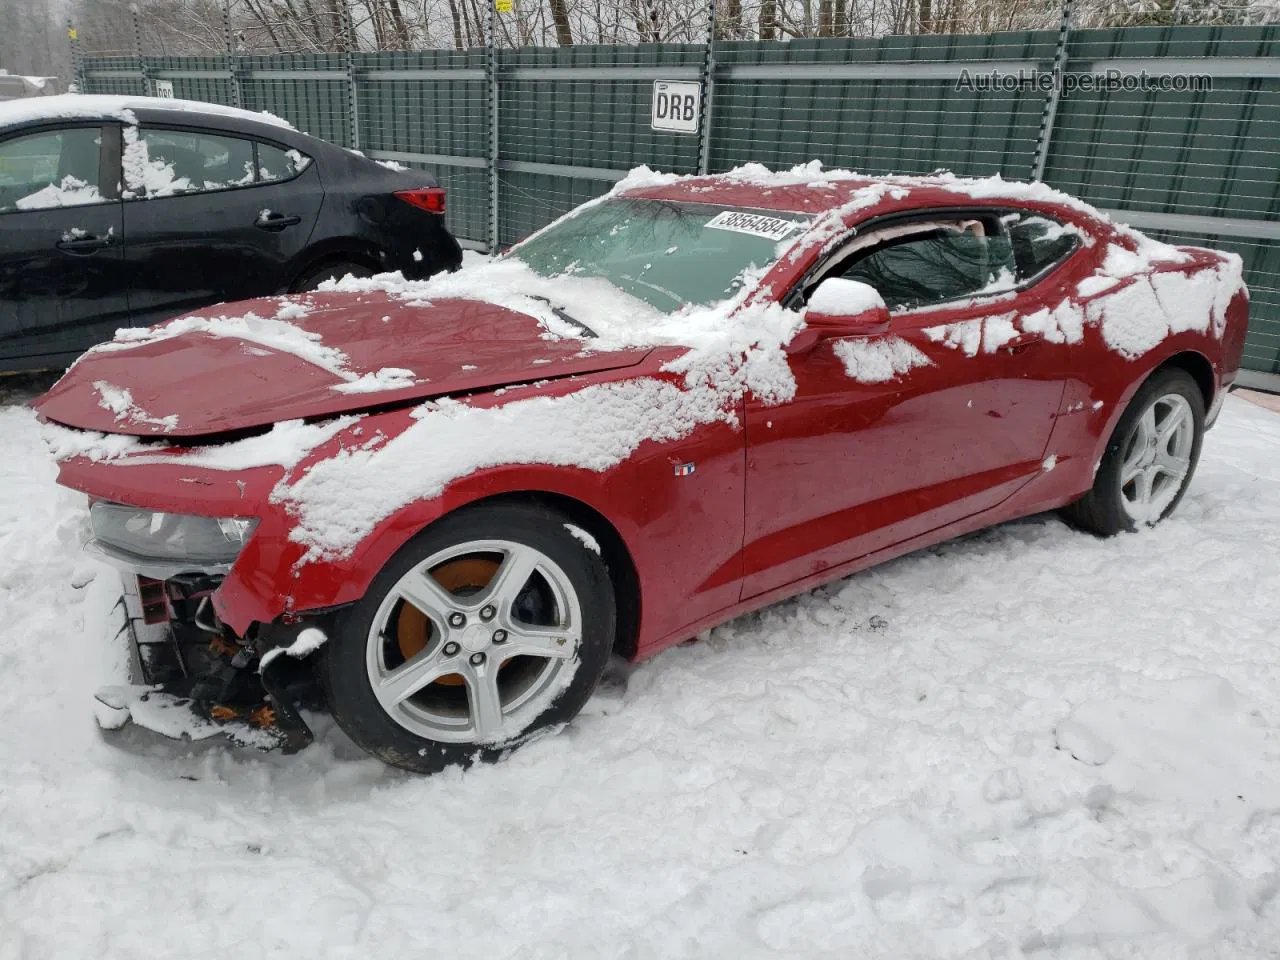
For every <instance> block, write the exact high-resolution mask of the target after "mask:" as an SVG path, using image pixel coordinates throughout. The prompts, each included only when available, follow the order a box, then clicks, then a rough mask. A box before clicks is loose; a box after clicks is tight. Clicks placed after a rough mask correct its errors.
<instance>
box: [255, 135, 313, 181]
mask: <svg viewBox="0 0 1280 960" xmlns="http://www.w3.org/2000/svg"><path fill="white" fill-rule="evenodd" d="M257 147H258V181H259V182H260V183H279V182H280V181H282V180H292V179H293V178H294V177H296V176H297V175H298V174H300V173H301V172H302V171H303V170H305V169H307V167H309V166H311V158H310V157H308V156H307V155H306V154H305V153H302V152H300V151H298V150H281V149H280V148H279V147H273V146H271V144H269V143H261V142H259V143H258V144H257Z"/></svg>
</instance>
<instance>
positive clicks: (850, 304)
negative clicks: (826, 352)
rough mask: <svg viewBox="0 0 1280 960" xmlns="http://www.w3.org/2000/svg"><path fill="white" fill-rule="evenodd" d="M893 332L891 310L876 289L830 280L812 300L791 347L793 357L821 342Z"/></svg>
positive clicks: (844, 281)
mask: <svg viewBox="0 0 1280 960" xmlns="http://www.w3.org/2000/svg"><path fill="white" fill-rule="evenodd" d="M888 329H889V308H888V307H886V306H885V305H884V299H883V298H882V297H881V296H880V293H879V291H877V290H876V288H875V287H872V286H870V285H868V284H865V283H862V282H861V281H859V280H845V279H844V278H843V277H828V278H827V279H826V280H823V281H822V283H820V284H819V285H818V289H817V290H815V291H814V292H813V295H812V296H811V297H810V298H809V305H808V307H807V308H806V309H805V313H804V329H803V330H801V331H800V332H799V333H797V334H796V335H795V336H794V337H793V338H792V339H791V343H790V344H789V345H788V352H789V353H800V352H802V351H805V350H809V349H812V348H813V347H814V346H815V345H816V344H817V343H818V341H819V340H839V339H840V338H841V337H873V336H876V335H878V334H881V333H884V332H885V331H887V330H888Z"/></svg>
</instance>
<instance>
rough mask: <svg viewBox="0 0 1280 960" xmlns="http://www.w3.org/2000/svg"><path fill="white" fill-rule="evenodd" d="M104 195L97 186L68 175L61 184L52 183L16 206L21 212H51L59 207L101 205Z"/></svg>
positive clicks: (26, 197) (22, 199)
mask: <svg viewBox="0 0 1280 960" xmlns="http://www.w3.org/2000/svg"><path fill="white" fill-rule="evenodd" d="M101 202H102V194H101V193H99V192H98V188H97V186H96V185H95V184H89V183H85V182H84V181H83V180H78V179H76V178H75V177H73V176H71V175H70V174H67V176H65V177H63V178H62V182H61V183H56V184H55V183H51V184H49V185H48V186H47V187H44V188H43V189H40V190H37V191H36V192H35V193H32V194H29V195H27V196H25V197H22V198H21V199H19V200H18V201H17V202H16V203H15V204H14V206H16V207H17V208H18V209H19V210H51V209H54V208H57V207H82V206H84V205H85V204H89V203H101Z"/></svg>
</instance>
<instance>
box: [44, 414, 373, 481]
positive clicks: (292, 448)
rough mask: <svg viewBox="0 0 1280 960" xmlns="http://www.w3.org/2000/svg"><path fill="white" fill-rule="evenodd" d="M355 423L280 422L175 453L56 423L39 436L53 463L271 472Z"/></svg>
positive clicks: (349, 419)
mask: <svg viewBox="0 0 1280 960" xmlns="http://www.w3.org/2000/svg"><path fill="white" fill-rule="evenodd" d="M355 422H356V418H354V417H338V418H336V419H334V420H326V421H324V422H322V423H305V422H304V421H302V420H282V421H281V422H280V423H277V424H275V425H274V426H273V427H272V428H271V429H270V430H268V431H267V432H265V433H261V434H257V435H255V436H251V437H245V438H244V439H243V440H233V441H231V442H230V443H217V444H207V445H205V446H199V447H174V448H166V447H165V446H164V445H163V444H161V443H156V442H146V441H143V440H139V439H138V438H137V437H131V436H125V435H123V434H118V433H112V434H103V433H94V432H93V431H90V430H73V429H71V428H69V427H63V426H60V425H59V424H56V423H45V424H43V425H42V428H41V432H42V433H43V436H44V441H45V445H46V446H47V447H48V449H49V452H50V454H51V455H52V456H53V458H54V459H55V460H68V459H70V458H72V457H86V458H88V459H89V460H93V461H95V462H98V461H102V460H118V461H119V462H120V463H122V464H124V465H126V466H141V465H144V464H149V463H172V464H180V465H189V466H196V467H206V468H208V469H210V470H250V469H253V468H254V467H267V466H282V467H286V468H287V467H292V466H293V465H294V464H296V463H298V462H299V461H301V460H302V458H303V457H305V456H306V455H307V454H308V453H310V452H311V451H312V450H313V449H315V448H316V447H318V446H320V444H322V443H325V442H326V441H328V440H329V439H330V438H332V437H333V436H334V435H335V434H338V433H340V432H342V431H343V430H346V429H347V428H348V427H350V426H352V425H353V424H354V423H355Z"/></svg>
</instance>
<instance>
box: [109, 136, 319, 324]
mask: <svg viewBox="0 0 1280 960" xmlns="http://www.w3.org/2000/svg"><path fill="white" fill-rule="evenodd" d="M124 168H125V181H126V183H125V186H126V190H125V202H124V229H125V232H126V233H127V234H128V236H129V243H128V244H127V245H126V248H125V261H126V263H127V265H128V268H129V278H130V280H129V309H130V311H131V312H132V314H133V318H134V322H135V323H139V324H151V323H156V322H159V321H160V320H163V319H166V318H168V317H172V316H176V315H178V314H181V313H184V312H186V311H188V310H193V309H195V308H197V307H202V306H206V305H208V304H212V303H220V302H226V301H235V300H245V299H249V298H251V297H261V296H268V295H271V294H275V293H281V292H284V290H285V289H286V288H287V286H288V284H289V283H290V281H291V279H292V271H293V270H295V269H296V266H297V260H298V258H299V257H300V255H301V254H302V253H303V251H304V250H305V249H306V246H307V242H308V240H309V239H310V236H311V231H312V229H313V228H314V227H315V223H316V218H317V217H318V216H319V213H320V207H321V204H322V201H323V199H324V189H323V186H322V184H321V182H320V175H319V172H318V170H317V165H316V164H314V163H311V162H310V161H309V158H307V157H305V156H303V155H301V154H299V153H298V152H297V151H288V152H286V151H285V150H283V149H282V148H279V147H276V146H274V145H271V144H267V143H265V142H263V141H261V140H257V139H254V138H250V137H246V136H241V135H231V134H224V133H219V132H215V131H211V130H204V129H193V128H184V127H177V126H174V127H160V126H146V125H143V126H141V127H138V128H132V127H129V128H126V129H125V146H124Z"/></svg>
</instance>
